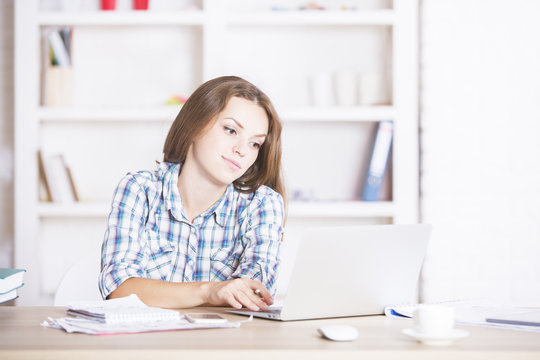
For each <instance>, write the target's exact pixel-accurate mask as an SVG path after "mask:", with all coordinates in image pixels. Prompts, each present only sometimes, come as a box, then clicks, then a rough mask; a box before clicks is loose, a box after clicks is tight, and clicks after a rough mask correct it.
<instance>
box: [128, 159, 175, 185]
mask: <svg viewBox="0 0 540 360" xmlns="http://www.w3.org/2000/svg"><path fill="white" fill-rule="evenodd" d="M174 165H176V164H171V163H165V162H162V163H158V164H157V165H156V168H155V169H153V170H136V171H130V172H128V173H126V174H125V175H124V177H123V178H122V180H121V183H124V184H125V185H126V186H130V187H133V186H137V187H139V188H140V190H142V191H145V192H148V191H158V190H159V189H160V188H161V184H162V182H163V179H164V178H165V176H166V175H167V173H168V172H170V171H171V169H173V167H174Z"/></svg>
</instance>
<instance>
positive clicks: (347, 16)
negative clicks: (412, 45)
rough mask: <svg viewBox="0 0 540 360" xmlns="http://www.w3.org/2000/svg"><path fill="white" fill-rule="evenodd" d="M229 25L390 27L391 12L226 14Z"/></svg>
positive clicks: (263, 12)
mask: <svg viewBox="0 0 540 360" xmlns="http://www.w3.org/2000/svg"><path fill="white" fill-rule="evenodd" d="M227 16H228V17H227V23H228V24H229V25H238V26H242V25H250V26H254V25H336V26H347V25H392V24H394V11H393V10H358V11H352V10H348V11H339V10H324V11H260V12H244V13H234V14H233V13H229V14H227Z"/></svg>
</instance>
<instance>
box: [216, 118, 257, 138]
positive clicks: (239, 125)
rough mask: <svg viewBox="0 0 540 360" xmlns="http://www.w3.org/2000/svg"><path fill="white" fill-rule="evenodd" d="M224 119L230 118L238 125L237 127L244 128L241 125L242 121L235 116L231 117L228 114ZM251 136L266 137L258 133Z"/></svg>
mask: <svg viewBox="0 0 540 360" xmlns="http://www.w3.org/2000/svg"><path fill="white" fill-rule="evenodd" d="M225 119H229V120H232V121H234V122H235V123H236V125H238V127H239V128H240V129H243V128H244V125H242V123H241V122H240V121H238V120H236V119H235V118H233V117H231V116H228V117H226V118H225ZM253 137H266V134H259V135H253Z"/></svg>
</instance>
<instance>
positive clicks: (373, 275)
mask: <svg viewBox="0 0 540 360" xmlns="http://www.w3.org/2000/svg"><path fill="white" fill-rule="evenodd" d="M430 233H431V225H425V224H415V225H365V226H353V227H323V228H312V229H308V230H307V231H305V233H304V235H303V238H302V239H301V242H300V245H299V248H298V253H297V256H296V261H295V263H294V267H293V272H292V275H291V279H290V282H289V285H288V288H287V293H286V295H285V298H284V300H283V304H282V306H281V307H279V308H278V307H270V308H269V309H268V310H265V311H256V312H255V311H250V310H249V309H239V310H236V309H235V310H227V312H230V313H234V314H241V315H253V316H255V317H261V318H266V319H272V320H281V321H289V320H307V319H320V318H333V317H345V316H360V315H376V314H383V313H384V308H385V307H386V306H391V305H396V304H403V303H411V302H413V303H415V302H417V289H418V279H419V275H420V269H421V268H422V263H423V260H424V256H425V253H426V248H427V244H428V240H429V236H430Z"/></svg>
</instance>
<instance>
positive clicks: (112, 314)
mask: <svg viewBox="0 0 540 360" xmlns="http://www.w3.org/2000/svg"><path fill="white" fill-rule="evenodd" d="M67 313H68V315H72V316H74V317H65V318H58V319H53V318H50V317H49V318H48V319H47V320H45V321H43V322H42V323H41V326H44V327H51V328H56V329H60V330H64V331H66V332H67V333H84V334H90V335H107V334H133V333H141V332H152V331H170V330H194V329H209V328H212V329H215V328H221V329H224V328H237V327H240V325H241V324H242V323H243V322H246V321H251V320H252V319H253V318H252V317H251V318H249V319H248V320H245V321H227V322H223V323H200V324H199V323H191V322H189V321H188V320H187V319H186V318H185V317H184V316H183V315H182V314H181V313H180V312H178V311H175V310H170V309H161V308H156V307H150V306H146V304H144V303H143V302H142V301H141V300H140V299H139V298H138V297H137V295H134V294H132V295H130V296H126V297H123V298H118V299H112V300H105V301H97V302H96V301H91V302H88V301H86V302H77V303H74V304H71V305H69V306H68V311H67Z"/></svg>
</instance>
